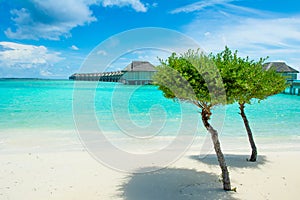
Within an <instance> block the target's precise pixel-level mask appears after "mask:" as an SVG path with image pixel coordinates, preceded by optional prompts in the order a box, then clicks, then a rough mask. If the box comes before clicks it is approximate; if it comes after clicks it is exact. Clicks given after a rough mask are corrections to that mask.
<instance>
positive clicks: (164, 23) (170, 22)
mask: <svg viewBox="0 0 300 200" xmlns="http://www.w3.org/2000/svg"><path fill="white" fill-rule="evenodd" d="M299 8H300V3H299V1H297V0H285V1H274V0H202V1H195V0H187V1H183V0H172V1H170V0H169V1H166V0H160V1H158V0H0V77H35V78H67V77H68V76H69V75H71V74H72V73H74V72H77V71H79V70H80V67H81V65H82V63H83V62H84V61H85V59H86V58H87V56H88V55H89V54H90V52H91V51H92V50H93V49H94V48H95V47H97V45H99V44H101V43H102V42H103V41H106V40H107V39H108V38H110V37H112V36H114V35H115V34H119V33H122V32H124V31H128V30H131V29H135V28H143V27H160V28H165V29H170V30H175V31H178V32H180V33H182V34H185V35H186V36H188V37H191V38H192V39H194V40H195V41H197V42H198V43H199V45H200V47H201V48H203V49H204V50H205V51H206V52H208V53H209V52H214V53H215V52H219V51H222V50H223V49H224V46H225V45H227V46H229V47H230V48H231V49H233V50H235V49H237V50H238V51H239V54H240V55H241V56H250V58H252V59H258V58H259V57H266V56H269V60H268V61H285V62H287V64H289V65H290V66H292V67H294V68H296V69H300V9H299ZM147 34H149V35H151V34H153V33H147ZM157 37H159V38H161V39H160V40H159V39H158V40H155V42H158V43H161V44H164V43H166V40H165V39H166V37H167V36H165V35H164V36H157ZM133 40H143V36H141V37H135V38H132V40H130V41H126V43H131V42H133ZM122 42H125V41H121V43H122ZM166 45H168V44H166ZM135 48H137V49H138V47H135ZM184 48H186V47H183V46H182V44H181V43H180V42H178V44H177V47H176V48H175V49H178V51H179V52H180V50H184ZM173 49H174V48H173ZM97 52H98V54H99V57H101V56H102V57H105V56H107V50H106V49H102V50H98V51H97ZM167 55H169V52H163V51H157V50H156V51H154V50H151V51H150V50H147V51H141V50H140V49H139V50H136V51H135V49H133V52H131V53H129V54H126V55H124V56H121V57H118V58H116V60H114V61H112V65H111V66H110V69H112V70H114V69H121V68H124V67H125V66H126V65H127V64H129V62H130V61H131V60H149V61H151V62H153V63H154V64H156V63H158V61H157V56H158V57H160V58H164V57H166V56H167ZM100 60H101V58H100Z"/></svg>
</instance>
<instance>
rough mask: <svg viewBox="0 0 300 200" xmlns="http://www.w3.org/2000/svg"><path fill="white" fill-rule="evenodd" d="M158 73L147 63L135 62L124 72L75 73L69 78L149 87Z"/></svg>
mask: <svg viewBox="0 0 300 200" xmlns="http://www.w3.org/2000/svg"><path fill="white" fill-rule="evenodd" d="M155 72H156V69H155V67H154V65H152V64H151V63H149V62H147V61H133V62H132V63H130V64H129V65H127V66H126V67H125V68H124V69H123V70H122V71H115V72H103V73H75V74H73V75H71V76H70V77H69V79H71V80H75V81H102V82H120V83H123V84H126V85H148V84H151V83H152V76H153V75H154V73H155Z"/></svg>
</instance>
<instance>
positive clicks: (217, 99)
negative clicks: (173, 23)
mask: <svg viewBox="0 0 300 200" xmlns="http://www.w3.org/2000/svg"><path fill="white" fill-rule="evenodd" d="M160 62H161V65H160V66H159V67H157V73H156V74H155V75H154V77H153V81H154V84H156V85H158V86H159V89H160V90H161V91H163V94H164V96H165V97H166V98H171V99H174V100H179V101H183V102H188V103H192V104H194V105H196V106H197V107H198V108H199V109H200V113H201V119H202V122H203V124H204V126H205V128H206V129H207V130H208V132H209V133H210V135H211V138H212V141H213V146H214V150H215V152H216V155H217V158H218V162H219V165H220V168H221V170H222V181H223V188H224V190H231V184H230V178H229V172H228V169H227V165H226V162H225V158H224V155H223V153H222V150H221V145H220V141H219V136H218V131H217V130H216V129H214V128H213V127H212V125H211V124H210V119H211V115H212V109H213V108H214V107H215V106H217V105H225V104H226V93H225V90H224V87H223V83H222V78H221V76H220V74H219V73H218V70H216V67H215V66H214V63H213V62H212V60H211V59H210V58H209V57H208V56H205V55H204V54H202V53H200V52H199V51H192V50H189V51H188V52H187V53H184V54H182V55H180V56H177V55H176V54H175V53H173V54H172V55H171V56H170V57H169V58H168V59H167V60H165V61H163V60H160Z"/></svg>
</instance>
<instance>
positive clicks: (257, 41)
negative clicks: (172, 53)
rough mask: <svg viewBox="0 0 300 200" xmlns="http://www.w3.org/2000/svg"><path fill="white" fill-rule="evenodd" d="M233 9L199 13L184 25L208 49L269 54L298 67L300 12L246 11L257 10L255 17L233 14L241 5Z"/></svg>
mask: <svg viewBox="0 0 300 200" xmlns="http://www.w3.org/2000/svg"><path fill="white" fill-rule="evenodd" d="M234 8H235V10H232V13H228V12H226V15H224V14H223V13H221V12H219V13H214V15H213V16H211V17H208V18H205V19H203V18H202V17H203V15H205V14H207V13H209V11H207V12H205V13H201V14H199V16H198V18H197V19H195V20H194V21H193V22H192V23H190V24H189V25H188V26H186V27H185V28H184V29H185V32H186V33H187V34H188V35H190V36H192V37H193V38H195V39H196V40H197V41H199V42H200V44H201V45H202V47H203V48H204V49H205V50H206V51H207V52H219V51H221V50H223V49H224V46H225V45H227V46H229V47H230V48H231V49H237V50H238V51H239V53H240V55H241V56H250V58H252V59H257V58H259V57H266V56H269V57H270V58H269V61H273V60H285V61H286V62H287V63H290V64H291V65H292V66H293V67H295V68H298V69H299V67H300V63H299V60H297V59H295V58H297V57H299V55H300V15H295V16H289V17H284V16H282V15H280V14H277V13H268V14H267V15H265V13H263V11H259V10H256V11H255V10H250V11H249V12H251V13H252V12H253V11H254V12H256V13H258V15H254V16H251V15H250V14H249V12H245V13H244V15H240V14H238V15H236V14H234V13H237V12H239V11H241V10H240V9H241V7H234ZM243 10H245V9H243ZM259 13H262V14H259ZM210 14H211V13H210ZM208 33H209V34H208Z"/></svg>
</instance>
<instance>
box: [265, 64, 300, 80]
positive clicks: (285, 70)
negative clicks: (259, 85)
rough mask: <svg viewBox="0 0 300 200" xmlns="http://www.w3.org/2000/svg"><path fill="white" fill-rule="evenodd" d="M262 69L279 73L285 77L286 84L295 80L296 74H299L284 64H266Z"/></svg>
mask: <svg viewBox="0 0 300 200" xmlns="http://www.w3.org/2000/svg"><path fill="white" fill-rule="evenodd" d="M264 69H266V70H268V69H273V70H275V71H276V72H278V73H281V74H282V75H283V76H285V77H286V80H287V81H288V82H292V81H294V80H297V74H298V73H299V71H297V70H296V69H294V68H292V67H290V66H288V65H287V64H286V63H285V62H268V63H265V64H264Z"/></svg>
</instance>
